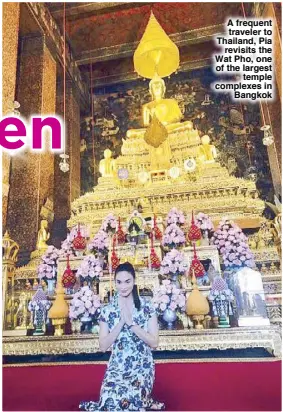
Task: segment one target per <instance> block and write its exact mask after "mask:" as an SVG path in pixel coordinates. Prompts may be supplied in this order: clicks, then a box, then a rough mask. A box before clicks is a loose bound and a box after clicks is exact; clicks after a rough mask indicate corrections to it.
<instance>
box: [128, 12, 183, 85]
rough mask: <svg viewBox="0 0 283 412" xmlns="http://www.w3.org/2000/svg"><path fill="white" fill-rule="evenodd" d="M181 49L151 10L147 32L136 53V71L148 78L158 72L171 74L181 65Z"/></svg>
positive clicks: (163, 75) (161, 74) (162, 74)
mask: <svg viewBox="0 0 283 412" xmlns="http://www.w3.org/2000/svg"><path fill="white" fill-rule="evenodd" d="M179 62H180V56H179V49H178V47H177V46H176V44H174V43H173V42H172V40H171V39H170V38H169V36H168V35H167V34H166V33H165V31H164V30H163V29H162V27H161V26H160V24H159V23H158V21H157V20H156V18H155V16H154V14H153V13H152V12H151V14H150V18H149V21H148V24H147V26H146V29H145V32H144V34H143V36H142V38H141V41H140V43H139V45H138V47H137V49H136V51H135V54H134V66H135V70H136V72H137V73H138V74H139V75H140V76H142V77H146V78H147V79H152V78H153V77H154V75H155V74H156V73H157V74H158V75H159V76H160V77H166V76H170V74H172V73H174V72H175V71H176V70H177V68H178V67H179Z"/></svg>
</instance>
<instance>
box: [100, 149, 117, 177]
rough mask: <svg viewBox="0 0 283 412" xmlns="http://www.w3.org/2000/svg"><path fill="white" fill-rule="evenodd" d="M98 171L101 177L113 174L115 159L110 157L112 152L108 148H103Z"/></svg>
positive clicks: (112, 175)
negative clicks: (102, 156) (102, 157)
mask: <svg viewBox="0 0 283 412" xmlns="http://www.w3.org/2000/svg"><path fill="white" fill-rule="evenodd" d="M99 173H101V175H102V177H114V176H115V160H114V159H113V158H112V152H111V150H109V149H106V150H104V159H102V160H100V162H99Z"/></svg>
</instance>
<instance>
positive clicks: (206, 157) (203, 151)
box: [198, 135, 217, 163]
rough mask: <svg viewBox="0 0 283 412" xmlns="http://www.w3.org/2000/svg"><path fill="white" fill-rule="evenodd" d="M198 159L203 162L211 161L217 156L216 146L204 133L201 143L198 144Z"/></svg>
mask: <svg viewBox="0 0 283 412" xmlns="http://www.w3.org/2000/svg"><path fill="white" fill-rule="evenodd" d="M198 150H199V159H200V160H201V161H202V162H204V163H213V162H215V159H216V157H217V153H216V148H215V146H214V145H213V144H210V137H209V136H208V135H204V136H202V138H201V145H200V146H199V149H198Z"/></svg>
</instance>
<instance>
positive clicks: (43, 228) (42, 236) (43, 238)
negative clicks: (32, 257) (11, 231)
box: [36, 219, 50, 250]
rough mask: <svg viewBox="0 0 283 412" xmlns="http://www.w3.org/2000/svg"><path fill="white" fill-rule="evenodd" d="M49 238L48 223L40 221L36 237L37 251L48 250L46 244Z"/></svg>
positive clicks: (43, 220)
mask: <svg viewBox="0 0 283 412" xmlns="http://www.w3.org/2000/svg"><path fill="white" fill-rule="evenodd" d="M49 238H50V233H48V222H47V220H46V219H42V221H41V222H40V229H39V231H38V235H37V243H36V249H37V250H45V249H47V248H48V245H47V244H46V242H47V241H48V239H49Z"/></svg>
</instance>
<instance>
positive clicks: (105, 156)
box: [104, 149, 112, 159]
mask: <svg viewBox="0 0 283 412" xmlns="http://www.w3.org/2000/svg"><path fill="white" fill-rule="evenodd" d="M111 156H112V152H111V150H110V149H106V150H104V158H105V159H110V158H111Z"/></svg>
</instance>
